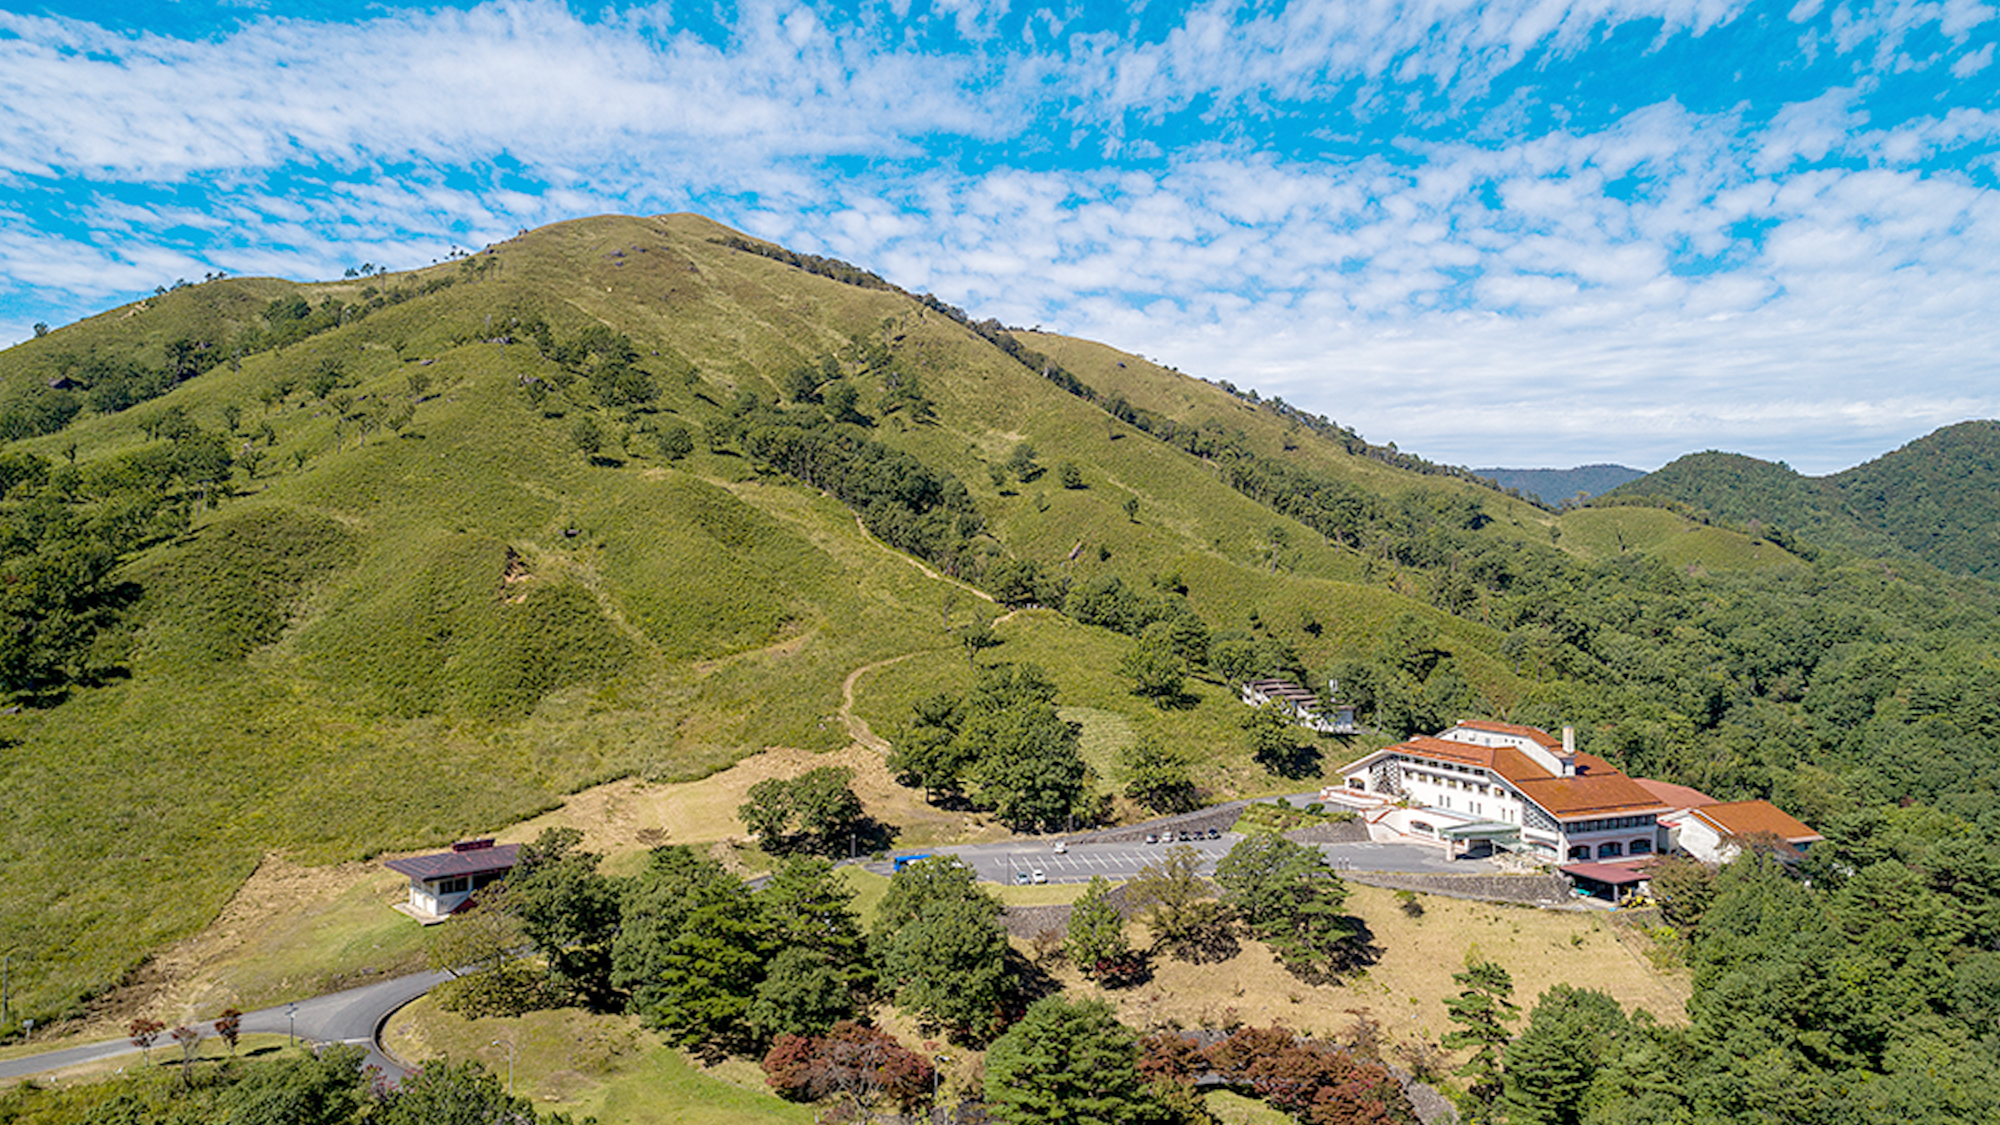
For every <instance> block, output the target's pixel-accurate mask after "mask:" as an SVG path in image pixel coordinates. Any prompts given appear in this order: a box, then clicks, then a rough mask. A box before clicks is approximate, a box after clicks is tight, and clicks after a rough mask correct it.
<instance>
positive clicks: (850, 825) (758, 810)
mask: <svg viewBox="0 0 2000 1125" xmlns="http://www.w3.org/2000/svg"><path fill="white" fill-rule="evenodd" d="M853 779H854V771H853V770H851V769H848V768H847V767H845V766H820V767H818V768H816V769H811V770H807V771H806V772H805V773H802V774H800V775H799V776H797V777H794V778H790V779H788V780H781V779H778V778H767V779H766V780H763V781H760V782H758V783H757V784H755V785H752V786H751V787H750V792H749V797H750V800H749V801H748V802H747V803H745V804H743V805H742V806H740V807H739V808H738V809H737V810H736V815H737V817H738V818H739V819H741V820H742V821H743V825H744V827H746V828H748V829H749V830H750V831H751V832H753V833H755V834H757V835H758V836H759V837H761V838H762V839H763V842H764V846H765V847H766V848H768V849H771V850H773V851H778V850H783V849H785V848H788V847H791V846H793V844H794V842H795V841H794V840H793V839H792V837H794V836H798V837H801V838H802V839H801V840H800V841H797V842H798V843H801V844H802V845H803V846H805V847H807V848H811V849H813V850H817V851H822V852H827V851H832V850H834V849H835V847H836V845H837V843H838V842H839V841H841V840H842V839H844V838H846V837H848V836H849V835H850V834H851V833H852V832H853V831H854V830H855V828H856V826H857V825H858V824H859V823H860V821H861V819H862V816H863V810H862V807H861V799H860V798H859V797H856V796H855V795H854V790H853V788H852V787H851V786H850V785H849V783H850V782H851V781H853Z"/></svg>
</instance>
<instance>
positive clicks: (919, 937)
mask: <svg viewBox="0 0 2000 1125" xmlns="http://www.w3.org/2000/svg"><path fill="white" fill-rule="evenodd" d="M873 944H874V947H875V949H876V951H877V953H876V962H877V964H878V965H879V966H880V969H881V973H882V979H883V983H884V986H885V987H886V988H887V989H888V990H889V991H890V992H891V993H893V994H894V996H895V998H896V1006H897V1007H899V1008H902V1009H903V1010H905V1011H907V1012H911V1013H914V1014H916V1015H918V1016H919V1017H921V1018H922V1019H924V1020H927V1021H929V1022H932V1023H936V1024H941V1025H943V1026H945V1027H947V1028H950V1029H952V1030H953V1031H954V1032H956V1033H959V1034H963V1035H969V1036H978V1035H981V1034H984V1033H985V1032H986V1030H987V1029H988V1028H990V1027H991V1026H992V1023H993V1021H994V1019H995V1017H996V1016H997V1014H998V1011H999V1008H1000V1003H1001V1001H1002V1000H1003V999H1004V998H1005V995H1006V988H1007V935H1006V932H1005V931H1003V930H1002V929H1001V928H1000V904H999V903H997V902H995V901H994V900H993V899H992V897H991V896H989V895H988V894H986V892H985V891H983V890H981V889H980V888H979V886H978V885H977V884H976V883H975V882H974V877H973V874H972V871H971V869H969V868H967V867H965V866H963V865H962V864H959V863H958V862H957V861H955V860H953V859H951V858H949V857H943V856H940V857H936V858H932V859H925V860H919V861H917V862H916V863H912V864H910V865H908V866H906V867H904V868H903V870H902V871H900V872H898V873H897V874H896V877H895V878H894V879H892V880H891V881H890V883H889V891H888V893H887V894H886V895H884V896H883V899H882V905H881V906H880V908H879V909H878V910H877V913H876V922H875V931H874V943H873Z"/></svg>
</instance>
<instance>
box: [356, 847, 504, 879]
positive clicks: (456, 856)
mask: <svg viewBox="0 0 2000 1125" xmlns="http://www.w3.org/2000/svg"><path fill="white" fill-rule="evenodd" d="M520 850H521V845H519V844H501V845H499V846H497V847H491V848H474V849H472V850H470V851H450V852H436V853H433V854H431V855H413V856H411V857H410V858H408V859H392V860H387V861H385V862H384V863H383V864H382V866H384V867H387V868H388V869H389V870H391V871H396V872H400V873H402V874H404V875H408V876H409V877H410V878H412V879H421V880H431V879H452V878H456V877H458V876H460V875H485V874H488V873H490V872H494V871H506V870H509V869H510V868H512V867H513V866H514V854H515V853H516V852H519V851H520Z"/></svg>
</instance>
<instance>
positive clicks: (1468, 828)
mask: <svg viewBox="0 0 2000 1125" xmlns="http://www.w3.org/2000/svg"><path fill="white" fill-rule="evenodd" d="M1438 836H1439V837H1440V838H1442V839H1446V840H1491V841H1493V842H1494V843H1496V844H1518V843H1520V842H1521V826H1520V825H1518V824H1504V823H1502V822H1500V821H1497V820H1475V821H1473V822H1472V823H1471V824H1461V825H1458V826H1457V827H1455V828H1440V829H1439V830H1438Z"/></svg>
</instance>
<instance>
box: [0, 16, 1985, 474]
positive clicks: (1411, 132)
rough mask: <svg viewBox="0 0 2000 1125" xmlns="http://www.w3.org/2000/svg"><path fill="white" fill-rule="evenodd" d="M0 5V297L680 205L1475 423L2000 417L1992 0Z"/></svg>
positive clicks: (1523, 434)
mask: <svg viewBox="0 0 2000 1125" xmlns="http://www.w3.org/2000/svg"><path fill="white" fill-rule="evenodd" d="M0 3H4V5H5V10H4V11H0V340H4V341H14V340H19V339H21V338H24V337H26V336H28V335H29V334H30V333H31V328H32V325H33V324H34V323H35V322H37V321H46V322H49V323H51V324H61V323H66V322H68V321H71V320H74V319H76V318H78V317H80V316H83V315H87V314H89V313H91V312H94V311H98V310H100V309H102V308H105V307H107V306H109V305H112V304H115V303H118V302H122V301H125V300H130V299H132V298H134V297H136V296H138V295H140V294H143V293H145V292H148V291H150V290H151V289H152V288H153V287H154V286H155V285H159V284H171V283H172V282H173V281H174V280H175V279H177V278H187V279H190V280H196V279H199V278H200V277H201V276H202V275H204V274H205V273H208V272H210V271H214V270H221V271H226V272H228V273H232V274H274V275H279V276H285V277H293V278H300V279H314V278H326V277H337V276H339V275H340V273H341V272H342V271H343V270H344V269H345V268H347V267H348V266H353V265H359V264H360V263H362V262H373V263H377V264H386V265H389V266H392V267H407V266H413V265H420V264H425V263H428V262H429V261H431V260H432V259H434V258H438V257H441V256H443V255H444V254H445V253H446V252H447V251H448V250H449V249H450V248H451V247H452V246H454V245H456V246H460V247H466V248H476V247H478V246H480V245H483V244H485V243H487V242H491V241H497V240H499V239H502V238H505V237H507V236H509V235H511V234H513V233H514V232H515V231H516V230H518V229H519V228H522V227H532V226H537V225H540V224H542V223H547V222H552V221H556V220H559V219H565V218H572V217H576V216H580V215H589V214H597V213H603V212H626V213H635V214H650V213H658V212H664V211H679V210H693V211H699V212H702V213H704V214H707V215H710V216H713V217H715V218H717V219H719V220H721V221H723V222H726V223H729V224H731V225H733V226H737V227H739V228H742V229H745V230H749V231H751V232H754V233H756V234H758V235H761V236H764V237H768V238H772V239H776V240H778V241H780V242H783V243H785V244H786V245H789V246H792V247H794V248H796V249H800V250H806V251H812V252H817V253H825V254H832V255H836V256H838V257H842V258H846V259H849V260H851V261H854V262H856V263H859V264H861V265H864V266H867V267H869V268H871V269H874V270H876V271H878V272H880V273H883V274H884V275H886V276H888V277H889V278H890V279H891V280H893V281H895V282H897V283H898V284H900V285H902V286H904V287H906V288H909V289H912V290H918V291H922V290H929V291H932V292H935V293H937V294H938V295H939V296H941V297H943V298H944V299H946V300H949V301H951V302H953V303H955V304H959V305H962V306H965V307H966V308H968V309H970V310H972V311H974V312H976V313H978V314H980V315H982V316H997V317H999V318H1000V319H1002V320H1004V321H1007V322H1009V323H1016V324H1024V325H1042V326H1045V327H1048V328H1051V329H1055V330H1059V331H1064V332H1071V333H1075V334H1078V335H1082V336H1088V337H1092V338H1096V339H1101V340H1104V341H1106V342H1109V343H1112V344H1114V345H1117V346H1120V347H1124V348H1127V349H1130V350H1133V351H1136V352H1138V353H1140V354H1142V355H1146V356H1149V357H1153V358H1156V359H1158V360H1160V361H1161V362H1164V363H1169V364H1172V365H1173V366H1175V367H1177V368H1179V369H1180V370H1182V371H1185V372H1187V373H1188V374H1191V375H1197V376H1201V377H1204V378H1209V379H1227V380H1230V381H1232V382H1234V383H1236V384H1238V385H1239V386H1248V387H1256V388H1257V389H1258V390H1260V391H1262V392H1263V393H1265V394H1278V395H1282V396H1284V397H1285V398H1286V399H1288V400H1290V401H1292V402H1294V403H1297V404H1299V405H1302V406H1305V407H1307V408H1309V409H1312V410H1315V411H1318V412H1321V413H1324V414H1326V415H1328V416H1329V417H1332V418H1334V419H1336V420H1338V421H1340V422H1342V423H1344V424H1347V425H1351V426H1354V427H1356V428H1357V429H1359V430H1360V431H1361V432H1362V433H1363V434H1365V435H1366V436H1368V437H1369V438H1371V439H1373V440H1376V441H1394V442H1396V443H1397V444H1398V445H1399V446H1400V447H1402V448H1404V449H1406V450H1410V451H1413V452H1417V453H1420V454H1423V455H1425V456H1428V457H1431V458H1433V459H1437V460H1442V461H1449V462H1453V463H1459V464H1469V465H1502V466H1569V465H1575V464H1581V463H1586V462H1592V461H1620V462H1623V463H1626V464H1631V465H1635V466H1638V467H1642V468H1651V467H1656V466H1658V465H1660V464H1662V463H1664V462H1666V461H1668V460H1670V459H1672V458H1673V457H1675V456H1677V455H1679V454H1681V453H1684V452H1689V451H1693V450H1699V449H1709V448H1721V449H1729V450H1735V451H1740V452H1745V453H1750V454H1754V455H1757V456H1762V457H1768V458H1772V459H1777V460H1785V461H1787V462H1789V463H1790V464H1792V465H1793V466H1794V467H1795V468H1798V469H1800V470H1801V471H1805V472H1812V473H1823V472H1830V471H1834V470H1837V469H1840V468H1844V467H1846V466H1848V465H1852V464H1855V463H1858V462H1860V461H1862V460H1866V459H1867V458H1869V457H1872V456H1875V455H1877V454H1880V453H1882V452H1885V451H1887V450H1889V449H1891V448H1894V447H1895V446H1897V445H1900V444H1902V443H1903V442H1906V441H1909V440H1911V439H1913V438H1916V437H1918V436H1921V435H1922V434H1924V433H1927V432H1929V431H1930V430H1932V429H1935V428H1936V427H1938V426H1941V425H1945V424H1949V423H1951V422H1954V421H1958V420H1961V419H1965V418H1972V417H2000V104H1996V103H2000V60H1996V58H1995V52H1996V46H1995V44H1996V40H2000V11H1996V7H1995V5H1994V4H1991V3H1981V2H1972V0H1943V2H1923V3H1876V4H1863V3H1854V2H1848V3H1826V2H1822V0H1798V2H1796V3H1791V4H1787V3H1783V2H1780V3H1774V4H1761V3H1732V2H1728V0H1584V2H1578V3H1568V4H1564V3H1553V2H1545V0H1516V2H1505V3H1462V2H1456V0H1418V2H1411V3H1397V2H1394V0H1365V2H1364V0H1338V2H1294V3H1256V4H1237V3H1224V2H1214V3H1206V4H1171V3H1157V2H1148V3H1137V4H1129V5H1110V4H1103V3H1098V4H1087V5H1083V4H1078V5H1068V6H1064V5H1038V4H1033V3H1012V2H1007V0H991V2H989V0H937V2H932V3H926V2H924V0H893V2H888V3H863V4H805V3H796V2H791V0H783V2H770V3H765V2H742V3H734V4H731V3H726V2H723V3H704V4H699V5H697V4H687V3H682V4H661V5H647V6H625V7H617V6H613V7H608V8H607V7H601V6H591V7H588V8H579V7H571V6H566V5H563V4H560V3H553V2H527V3H485V4H458V5H450V6H436V5H431V6H402V5H396V4H373V5H355V4H345V3H343V4H334V3H324V2H319V0H297V2H293V3H286V4H261V3H256V2H254V0H240V2H235V3H215V2H205V0H186V2H181V3H170V2H161V0H154V2H150V3H143V4H134V3H131V2H130V0H126V2H124V3H68V4H61V3H58V4H46V5H37V4H33V3H17V2H14V0H0Z"/></svg>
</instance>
